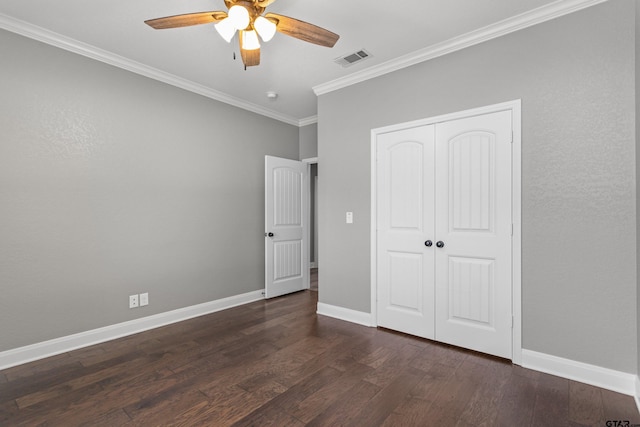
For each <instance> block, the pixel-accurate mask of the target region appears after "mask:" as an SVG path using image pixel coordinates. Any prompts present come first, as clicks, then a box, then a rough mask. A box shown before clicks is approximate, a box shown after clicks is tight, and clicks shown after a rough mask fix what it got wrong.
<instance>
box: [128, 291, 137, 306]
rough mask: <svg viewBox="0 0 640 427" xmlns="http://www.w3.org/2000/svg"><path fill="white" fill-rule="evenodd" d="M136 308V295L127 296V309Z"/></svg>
mask: <svg viewBox="0 0 640 427" xmlns="http://www.w3.org/2000/svg"><path fill="white" fill-rule="evenodd" d="M137 306H138V295H137V294H136V295H129V308H136V307H137Z"/></svg>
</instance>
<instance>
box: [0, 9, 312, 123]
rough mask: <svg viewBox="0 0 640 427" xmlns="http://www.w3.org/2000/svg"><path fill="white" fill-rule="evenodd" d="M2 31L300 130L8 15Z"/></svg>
mask: <svg viewBox="0 0 640 427" xmlns="http://www.w3.org/2000/svg"><path fill="white" fill-rule="evenodd" d="M0 28H1V29H4V30H7V31H10V32H12V33H16V34H20V35H22V36H25V37H28V38H30V39H33V40H37V41H40V42H43V43H46V44H48V45H51V46H55V47H58V48H60V49H64V50H67V51H69V52H73V53H76V54H78V55H82V56H85V57H87V58H91V59H95V60H96V61H100V62H104V63H105V64H109V65H113V66H114V67H118V68H121V69H123V70H127V71H131V72H132V73H136V74H139V75H141V76H145V77H148V78H150V79H154V80H158V81H160V82H163V83H166V84H169V85H171V86H175V87H178V88H180V89H184V90H187V91H189V92H193V93H196V94H198V95H202V96H205V97H207V98H210V99H213V100H216V101H220V102H223V103H225V104H229V105H232V106H234V107H238V108H242V109H243V110H247V111H251V112H252V113H256V114H260V115H262V116H266V117H269V118H272V119H275V120H278V121H281V122H284V123H287V124H290V125H293V126H299V120H298V119H297V118H295V117H292V116H289V115H287V114H282V113H279V112H277V111H274V110H270V109H268V108H264V107H262V106H260V105H257V104H253V103H251V102H247V101H245V100H242V99H240V98H236V97H233V96H231V95H228V94H226V93H224V92H220V91H217V90H213V89H211V88H208V87H206V86H203V85H201V84H199V83H195V82H192V81H190V80H187V79H183V78H181V77H178V76H175V75H173V74H170V73H167V72H164V71H161V70H158V69H157V68H153V67H149V66H147V65H144V64H142V63H140V62H137V61H133V60H131V59H128V58H125V57H123V56H120V55H116V54H114V53H112V52H108V51H106V50H103V49H100V48H98V47H95V46H92V45H90V44H87V43H83V42H81V41H78V40H75V39H72V38H70V37H66V36H63V35H61V34H58V33H55V32H53V31H49V30H47V29H44V28H42V27H38V26H36V25H32V24H29V23H28V22H25V21H21V20H19V19H16V18H12V17H10V16H7V15H3V14H0Z"/></svg>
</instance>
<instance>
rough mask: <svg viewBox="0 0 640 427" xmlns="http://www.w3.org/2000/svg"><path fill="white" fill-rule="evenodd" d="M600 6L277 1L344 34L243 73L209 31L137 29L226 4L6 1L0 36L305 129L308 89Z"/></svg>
mask: <svg viewBox="0 0 640 427" xmlns="http://www.w3.org/2000/svg"><path fill="white" fill-rule="evenodd" d="M600 1H602V0H596V1H594V0H560V1H553V0H403V1H398V2H394V1H387V2H382V1H379V0H374V1H372V0H348V1H344V0H277V1H276V2H275V3H274V4H272V5H271V6H269V7H268V8H267V11H270V12H275V13H279V14H282V15H287V16H290V17H293V18H297V19H301V20H303V21H307V22H310V23H313V24H315V25H318V26H320V27H324V28H327V29H329V30H331V31H333V32H335V33H338V34H340V36H341V37H340V40H339V41H338V43H337V44H336V46H335V47H334V48H332V49H329V48H326V47H321V46H316V45H313V44H309V43H305V42H302V41H300V40H297V39H294V38H291V37H288V36H286V35H283V34H277V35H276V36H275V37H274V38H273V40H271V41H270V42H268V43H263V44H262V50H261V64H260V65H259V66H257V67H251V68H249V69H248V70H246V71H245V70H244V67H243V65H242V61H241V60H240V58H239V57H238V59H237V60H235V61H234V60H233V57H232V55H233V52H234V50H235V51H237V48H236V45H237V42H236V40H232V43H231V44H227V43H226V42H225V41H224V40H223V39H222V38H221V37H220V36H219V35H218V34H217V33H216V31H215V29H214V27H213V25H212V24H207V25H198V26H193V27H184V28H176V29H168V30H153V29H152V28H150V27H148V26H147V25H145V24H144V23H143V21H145V20H147V19H151V18H158V17H163V16H168V15H176V14H182V13H190V12H201V11H208V10H226V8H225V6H224V1H223V0H135V1H132V0H55V1H51V0H2V1H1V2H0V28H5V29H9V30H11V31H15V32H18V33H22V34H25V35H28V36H31V37H33V38H36V39H40V40H43V41H47V42H50V43H51V44H54V45H58V46H61V47H64V48H67V49H69V50H73V51H76V52H80V53H82V54H85V55H87V56H91V57H94V58H97V59H100V60H104V61H105V62H110V63H113V64H117V65H120V66H123V67H124V68H128V69H131V70H133V71H136V72H140V73H141V74H146V75H149V76H153V77H156V78H159V79H160V80H164V81H167V82H170V83H174V84H176V85H178V86H181V87H185V88H188V89H191V90H194V91H196V92H200V93H203V94H207V95H209V96H211V97H213V98H216V99H221V100H223V101H227V102H229V103H231V104H235V105H239V106H243V107H245V108H247V109H249V110H253V111H257V112H261V113H263V114H266V115H270V116H272V117H275V118H278V119H280V120H283V121H285V122H290V123H293V124H304V123H305V122H308V121H312V120H313V116H314V115H315V114H316V95H315V94H314V91H313V89H312V88H314V87H317V86H321V85H323V84H328V83H329V82H334V81H339V80H340V79H343V80H344V79H348V78H349V76H351V75H353V76H359V75H365V74H367V71H365V70H366V69H369V70H371V72H370V74H371V73H372V72H373V71H374V70H376V69H380V67H384V65H387V66H388V64H392V63H393V61H394V60H395V59H396V58H400V57H403V58H407V57H411V56H412V54H414V53H416V52H418V53H420V52H422V58H424V57H425V52H427V53H428V52H429V49H435V50H434V51H437V50H438V49H437V48H438V47H442V46H447V45H448V43H449V45H451V43H454V45H455V41H456V40H458V41H460V40H463V39H465V37H464V35H468V34H469V33H472V32H475V33H473V34H476V35H478V34H479V35H481V36H482V35H486V33H487V31H484V32H483V31H482V30H481V31H477V30H479V29H485V28H487V27H488V28H494V29H498V30H496V31H499V30H500V29H503V28H507V27H508V28H511V31H512V30H513V29H516V28H518V27H517V25H520V26H526V25H522V22H529V21H532V23H535V19H533V20H532V19H530V18H531V17H541V16H544V17H546V18H545V19H549V18H550V17H553V16H554V14H553V13H548V11H551V10H553V11H555V12H554V13H555V15H559V14H564V13H568V12H570V11H572V10H574V9H577V8H582V7H586V6H587V5H589V4H590V3H591V4H594V3H598V2H600ZM559 11H562V13H560V12H559ZM3 15H4V16H3ZM523 17H526V19H525V18H523ZM528 25H531V23H529V24H528ZM496 31H492V32H491V31H490V32H489V33H492V34H493V33H496ZM503 32H504V31H503ZM495 35H496V34H494V36H495ZM461 36H463V37H461ZM474 37H476V36H474ZM476 38H477V37H476ZM467 39H470V38H469V37H467ZM458 44H459V45H460V43H458ZM362 48H364V49H366V50H367V51H369V52H370V53H371V54H372V55H373V57H372V58H370V59H367V60H366V61H362V62H361V63H358V64H355V65H353V66H351V67H349V68H342V67H341V66H339V65H337V64H335V63H334V59H335V58H337V57H339V56H343V55H346V54H349V53H352V52H354V51H357V50H360V49H362ZM417 57H418V58H420V55H418V56H417ZM390 61H391V62H390ZM267 91H275V92H277V93H278V94H279V97H278V98H277V100H275V101H272V100H269V99H268V98H267V97H266V92H267Z"/></svg>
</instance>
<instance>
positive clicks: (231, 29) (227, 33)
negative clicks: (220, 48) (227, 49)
mask: <svg viewBox="0 0 640 427" xmlns="http://www.w3.org/2000/svg"><path fill="white" fill-rule="evenodd" d="M214 27H215V29H216V31H217V32H218V34H220V37H222V38H223V39H224V40H225V41H226V42H227V43H230V42H231V39H232V38H233V35H234V34H235V33H236V26H235V25H234V24H233V21H232V20H231V19H229V18H225V19H223V20H222V21H220V22H218V23H217V24H216V25H215V26H214Z"/></svg>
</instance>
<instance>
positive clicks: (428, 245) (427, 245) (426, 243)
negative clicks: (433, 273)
mask: <svg viewBox="0 0 640 427" xmlns="http://www.w3.org/2000/svg"><path fill="white" fill-rule="evenodd" d="M424 245H425V246H426V247H428V248H430V247H431V246H433V242H432V241H431V240H427V241H426V242H424Z"/></svg>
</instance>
